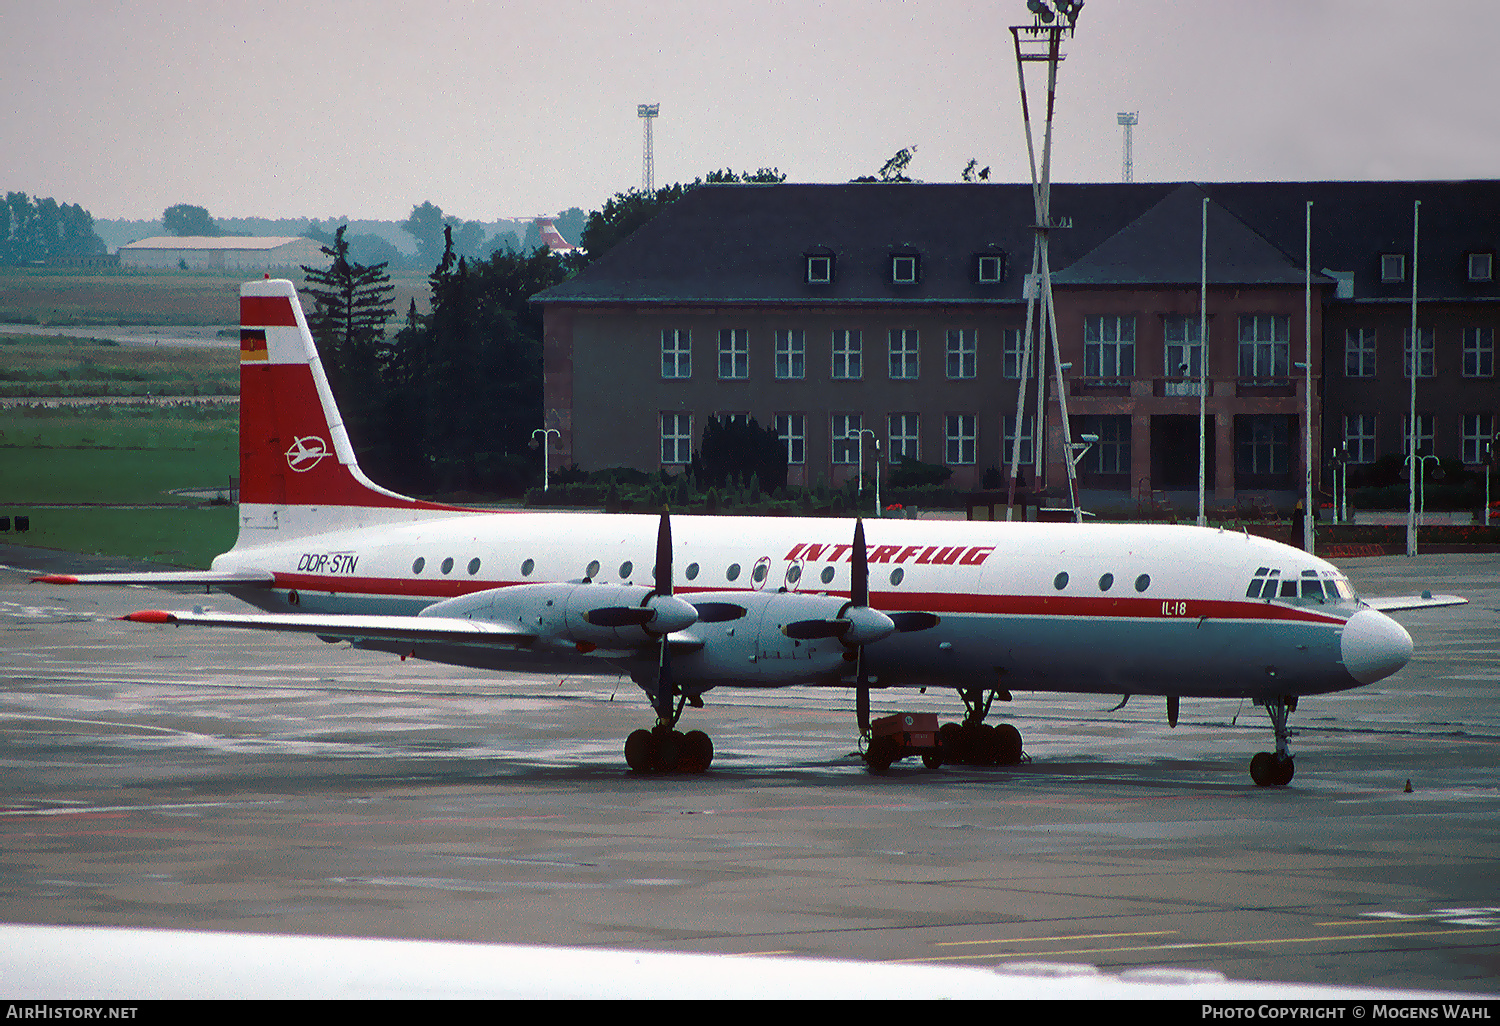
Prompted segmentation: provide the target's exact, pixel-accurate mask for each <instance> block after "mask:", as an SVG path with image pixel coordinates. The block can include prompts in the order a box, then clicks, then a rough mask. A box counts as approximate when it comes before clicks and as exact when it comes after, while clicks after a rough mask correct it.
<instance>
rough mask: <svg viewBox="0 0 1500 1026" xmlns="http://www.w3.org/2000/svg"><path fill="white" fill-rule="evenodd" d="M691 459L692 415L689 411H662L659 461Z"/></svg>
mask: <svg viewBox="0 0 1500 1026" xmlns="http://www.w3.org/2000/svg"><path fill="white" fill-rule="evenodd" d="M692 459H693V415H692V414H691V413H663V414H662V415H661V461H662V462H663V463H690V462H692Z"/></svg>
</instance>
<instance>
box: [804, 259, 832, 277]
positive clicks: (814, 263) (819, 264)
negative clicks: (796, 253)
mask: <svg viewBox="0 0 1500 1026" xmlns="http://www.w3.org/2000/svg"><path fill="white" fill-rule="evenodd" d="M804 260H805V261H806V262H805V264H804V269H805V271H806V277H805V278H804V280H805V281H806V282H807V284H809V285H832V284H833V256H832V255H831V254H818V255H809V256H807V257H805V258H804Z"/></svg>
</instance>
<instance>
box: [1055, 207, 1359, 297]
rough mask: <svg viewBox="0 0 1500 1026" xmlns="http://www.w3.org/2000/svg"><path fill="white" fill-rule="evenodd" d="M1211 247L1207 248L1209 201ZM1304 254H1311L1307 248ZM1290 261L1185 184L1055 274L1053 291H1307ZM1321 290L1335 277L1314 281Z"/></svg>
mask: <svg viewBox="0 0 1500 1026" xmlns="http://www.w3.org/2000/svg"><path fill="white" fill-rule="evenodd" d="M1205 200H1206V201H1207V203H1208V207H1207V211H1206V222H1207V242H1206V245H1205V237H1204V225H1205V209H1204V205H1203V204H1204V201H1205ZM1304 252H1305V250H1304ZM1304 263H1305V260H1304V261H1299V263H1298V264H1297V265H1293V264H1292V263H1291V262H1290V261H1289V260H1288V259H1287V255H1286V254H1285V253H1283V252H1282V251H1281V250H1279V249H1277V248H1276V247H1275V246H1273V245H1271V244H1270V243H1269V242H1267V241H1266V240H1265V239H1263V238H1261V237H1260V236H1259V235H1258V234H1256V233H1255V232H1254V231H1253V230H1252V229H1251V228H1250V227H1249V226H1248V225H1246V224H1245V222H1243V221H1241V220H1240V219H1239V218H1238V217H1235V216H1234V215H1233V214H1231V213H1229V211H1227V210H1225V209H1224V208H1223V207H1222V206H1220V205H1219V204H1218V203H1215V202H1214V201H1213V199H1212V198H1210V197H1209V195H1208V194H1207V193H1206V192H1204V190H1203V188H1202V187H1201V186H1198V185H1191V184H1188V185H1179V186H1177V187H1176V188H1175V189H1173V190H1172V191H1171V192H1170V193H1168V194H1167V195H1166V196H1165V197H1164V198H1163V199H1162V200H1161V201H1160V202H1159V203H1157V204H1156V205H1155V206H1153V207H1152V208H1151V209H1149V210H1147V211H1146V212H1145V213H1143V214H1142V215H1141V216H1140V217H1137V218H1136V219H1135V220H1134V221H1131V222H1130V223H1129V224H1128V225H1126V226H1125V227H1124V228H1121V229H1120V230H1119V231H1118V232H1116V233H1115V234H1113V235H1111V236H1110V237H1109V238H1107V239H1105V240H1104V241H1103V242H1101V243H1100V244H1099V245H1097V246H1095V247H1094V248H1093V249H1091V250H1090V251H1089V252H1087V253H1085V254H1084V255H1083V256H1082V257H1080V258H1079V259H1078V260H1076V261H1074V262H1073V263H1072V264H1070V265H1068V266H1067V267H1065V268H1063V269H1062V270H1061V271H1058V272H1056V273H1054V274H1053V275H1052V283H1053V284H1054V285H1124V286H1150V285H1189V284H1191V285H1196V284H1198V283H1199V282H1200V281H1202V280H1204V278H1205V277H1206V278H1207V280H1208V282H1209V283H1210V284H1213V285H1299V286H1300V285H1303V284H1304V283H1305V281H1306V272H1305V269H1304V267H1303V264H1304ZM1316 279H1317V281H1318V282H1319V283H1320V284H1326V283H1327V282H1328V281H1329V279H1327V278H1324V277H1323V276H1322V275H1316Z"/></svg>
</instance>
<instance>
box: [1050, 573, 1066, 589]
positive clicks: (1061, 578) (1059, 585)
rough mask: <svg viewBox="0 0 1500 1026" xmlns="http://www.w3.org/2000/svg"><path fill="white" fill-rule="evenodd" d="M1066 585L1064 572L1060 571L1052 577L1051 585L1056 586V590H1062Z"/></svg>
mask: <svg viewBox="0 0 1500 1026" xmlns="http://www.w3.org/2000/svg"><path fill="white" fill-rule="evenodd" d="M1067 586H1068V575H1067V573H1066V572H1063V573H1060V574H1058V575H1057V576H1056V577H1054V578H1052V587H1054V588H1056V589H1057V590H1058V591H1062V590H1063V589H1064V588H1066V587H1067Z"/></svg>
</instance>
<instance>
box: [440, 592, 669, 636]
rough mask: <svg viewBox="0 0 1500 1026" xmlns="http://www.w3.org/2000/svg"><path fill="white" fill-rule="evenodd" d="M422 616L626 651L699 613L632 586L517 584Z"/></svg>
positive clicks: (450, 601)
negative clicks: (492, 624)
mask: <svg viewBox="0 0 1500 1026" xmlns="http://www.w3.org/2000/svg"><path fill="white" fill-rule="evenodd" d="M421 615H422V616H451V617H459V618H463V619H470V620H487V621H491V622H495V623H505V624H509V625H512V626H516V627H520V628H521V629H522V630H525V631H528V632H530V633H534V634H535V635H536V636H537V642H538V643H539V644H542V645H552V646H556V647H572V648H576V649H579V650H580V651H585V652H587V651H591V650H593V649H596V648H597V649H607V650H629V649H635V648H639V647H640V646H642V645H647V644H654V643H656V642H659V641H660V640H661V637H662V635H664V634H671V633H673V632H674V631H681V630H686V629H687V628H688V627H691V626H692V625H693V624H694V623H695V622H696V621H697V619H698V611H697V610H696V609H694V608H693V606H692V605H691V604H689V603H687V602H685V601H683V600H682V599H681V598H678V597H676V596H675V595H658V594H656V592H655V591H653V590H652V589H650V588H646V587H641V586H638V585H631V584H582V583H579V584H568V583H560V584H517V585H513V586H512V587H509V588H491V589H489V590H487V591H476V592H473V593H471V594H468V595H460V596H459V597H457V598H452V599H448V600H446V601H444V602H438V603H436V604H435V605H431V606H428V607H427V608H426V609H424V610H422V613H421Z"/></svg>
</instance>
